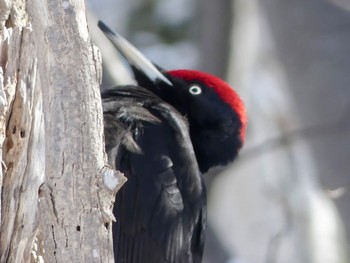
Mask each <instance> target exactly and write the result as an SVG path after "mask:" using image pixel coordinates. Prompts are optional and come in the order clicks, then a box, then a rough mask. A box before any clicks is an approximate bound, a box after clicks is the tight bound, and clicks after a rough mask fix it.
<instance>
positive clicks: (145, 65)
mask: <svg viewBox="0 0 350 263" xmlns="http://www.w3.org/2000/svg"><path fill="white" fill-rule="evenodd" d="M98 27H99V28H100V29H101V30H102V32H103V33H105V35H106V36H107V37H108V39H109V40H110V41H111V42H112V44H113V45H114V46H115V47H116V48H117V49H118V50H119V52H120V53H121V54H122V55H123V56H124V57H125V58H126V60H127V61H128V62H129V64H130V65H131V66H134V67H136V68H137V69H139V70H140V71H142V72H143V73H144V74H145V75H146V76H147V77H148V78H149V79H150V80H152V81H154V82H156V81H157V80H161V81H164V82H165V83H166V84H168V85H170V86H173V85H172V84H171V82H170V81H169V80H168V79H167V78H166V77H165V76H164V75H163V74H162V73H161V72H160V71H159V70H158V69H157V68H156V67H155V66H154V65H153V64H152V63H151V62H150V61H149V60H148V59H147V58H145V57H144V55H142V53H141V52H140V51H138V50H137V49H136V48H135V47H134V46H133V45H132V44H131V43H130V42H129V41H127V40H126V39H125V38H123V37H122V36H121V35H119V34H118V33H115V32H113V31H112V30H111V29H110V28H109V27H107V26H106V25H105V24H104V23H103V22H102V21H98Z"/></svg>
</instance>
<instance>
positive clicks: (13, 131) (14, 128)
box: [12, 125, 17, 134]
mask: <svg viewBox="0 0 350 263" xmlns="http://www.w3.org/2000/svg"><path fill="white" fill-rule="evenodd" d="M16 131H17V126H16V125H15V126H13V128H12V134H15V133H16Z"/></svg>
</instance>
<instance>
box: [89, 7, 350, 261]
mask: <svg viewBox="0 0 350 263" xmlns="http://www.w3.org/2000/svg"><path fill="white" fill-rule="evenodd" d="M87 6H88V9H89V20H90V26H89V27H90V30H91V36H92V38H93V41H94V42H95V43H96V45H97V46H99V47H100V49H101V51H102V56H103V61H104V81H103V86H105V87H106V86H107V87H110V86H112V85H116V84H124V83H130V82H132V77H131V76H130V72H129V71H128V68H126V67H125V64H124V63H123V61H122V60H121V59H120V58H119V56H118V54H117V53H116V51H114V49H113V48H112V47H111V46H110V45H109V43H108V41H107V40H106V38H105V37H104V36H103V35H101V34H100V32H99V30H98V29H96V26H95V25H96V19H101V20H103V21H104V22H105V23H107V24H108V25H109V26H110V27H111V28H113V29H114V30H116V31H118V32H119V33H121V34H122V35H124V36H125V37H126V38H127V39H129V40H130V41H131V42H132V43H133V44H134V45H135V46H136V47H137V48H138V49H140V50H141V51H142V52H143V53H144V54H145V55H146V56H147V57H148V58H150V59H151V60H152V61H154V62H155V63H157V64H158V65H160V66H161V67H163V68H166V69H177V68H192V69H199V70H204V71H207V72H210V73H212V74H215V75H217V76H220V77H221V78H223V79H225V80H227V81H228V82H229V83H230V84H231V85H232V86H233V87H234V88H235V89H236V90H237V91H238V93H239V94H240V95H241V96H242V98H243V100H244V101H245V104H246V107H247V112H248V116H249V125H248V134H247V138H246V144H245V146H244V148H243V150H242V151H241V154H240V157H239V158H238V159H237V160H236V161H235V162H234V164H233V165H232V166H230V167H229V169H227V170H226V171H225V172H223V173H220V174H218V175H213V173H211V174H210V175H206V179H207V181H208V192H209V200H208V206H209V210H208V217H209V230H208V238H207V242H206V251H205V258H204V261H203V262H205V263H275V262H276V263H291V262H293V263H295V262H299V263H304V262H305V263H314V262H317V263H345V262H350V261H349V257H348V256H349V244H350V243H349V240H350V192H349V184H350V117H349V114H350V1H349V0H306V1H305V0H294V1H281V0H249V1H247V0H232V1H229V0H217V1H212V0H201V1H199V0H167V1H161V0H144V1H141V0H88V3H87Z"/></svg>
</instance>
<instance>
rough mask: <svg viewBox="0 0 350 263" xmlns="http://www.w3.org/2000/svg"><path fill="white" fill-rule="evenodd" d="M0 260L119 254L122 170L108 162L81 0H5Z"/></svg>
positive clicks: (95, 61) (0, 21)
mask: <svg viewBox="0 0 350 263" xmlns="http://www.w3.org/2000/svg"><path fill="white" fill-rule="evenodd" d="M0 10H1V11H0V25H1V31H0V38H1V39H0V50H1V52H0V67H1V68H0V80H1V81H0V122H1V123H0V124H1V125H0V127H1V130H0V140H1V141H0V143H1V144H2V148H1V150H2V157H3V160H2V167H3V169H2V173H1V174H0V183H1V186H2V187H1V188H0V189H2V193H1V222H0V223H1V224H0V225H1V226H0V227H1V228H0V229H1V237H0V262H29V261H30V260H32V261H35V262H38V261H40V260H44V261H46V262H113V253H112V251H113V250H112V245H113V243H112V237H111V221H112V220H113V219H114V218H113V214H112V211H111V209H112V205H113V201H114V196H115V193H116V191H117V190H118V189H119V188H120V187H121V185H122V184H123V183H124V181H125V179H124V177H123V176H122V175H121V174H119V173H117V172H115V171H112V170H111V169H109V167H108V166H107V165H106V162H107V160H106V157H105V153H104V142H103V119H102V109H101V100H100V93H99V83H100V80H101V67H100V64H101V58H100V54H99V52H98V50H97V49H96V48H95V47H94V46H93V45H92V44H91V42H90V38H89V34H88V30H87V24H86V17H85V6H84V2H83V1H79V0H77V1H73V2H72V1H70V2H68V1H63V2H57V1H54V0H29V1H8V0H7V1H6V0H1V1H0Z"/></svg>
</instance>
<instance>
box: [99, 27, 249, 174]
mask: <svg viewBox="0 0 350 263" xmlns="http://www.w3.org/2000/svg"><path fill="white" fill-rule="evenodd" d="M99 27H100V28H101V30H102V31H103V32H104V33H105V34H106V35H107V37H108V38H109V39H110V40H111V42H112V43H113V44H114V46H115V47H116V48H117V49H118V50H119V51H120V52H121V54H122V55H123V56H124V57H125V58H126V60H127V61H128V63H129V64H130V66H131V68H132V70H133V72H134V75H135V79H136V81H137V82H138V85H140V86H141V87H143V88H146V89H148V90H150V91H152V92H153V93H155V94H156V95H158V96H159V97H160V98H162V99H163V100H164V101H165V102H167V103H169V104H171V105H172V106H173V107H174V108H176V109H177V110H178V111H179V112H180V113H181V114H182V115H183V116H185V117H186V118H187V119H188V122H189V126H190V127H189V128H190V136H191V141H192V143H193V148H194V151H195V153H196V158H197V161H198V165H199V167H200V170H201V172H207V171H208V169H209V168H211V167H214V166H218V165H225V164H227V163H229V162H230V161H232V160H233V159H234V158H235V157H236V156H237V153H238V151H239V149H240V148H241V147H242V145H243V143H244V138H245V131H246V124H247V119H246V114H245V108H244V104H243V102H242V100H241V99H240V97H239V96H238V94H237V93H236V92H235V91H234V90H233V89H232V88H231V87H230V86H229V85H228V84H227V83H226V82H224V81H223V80H221V79H220V78H217V77H215V76H213V75H211V74H208V73H204V72H200V71H196V70H170V71H165V70H163V69H161V68H160V67H158V66H157V65H155V64H154V63H152V62H150V61H149V60H148V59H146V58H145V57H144V56H143V55H142V54H141V53H140V52H139V51H138V50H137V49H136V48H135V47H133V46H132V45H131V44H130V43H129V42H128V41H126V40H125V39H124V38H123V37H121V36H120V35H118V34H116V33H114V32H112V31H111V30H110V29H109V28H108V27H107V26H106V25H105V24H103V23H102V22H99Z"/></svg>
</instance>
